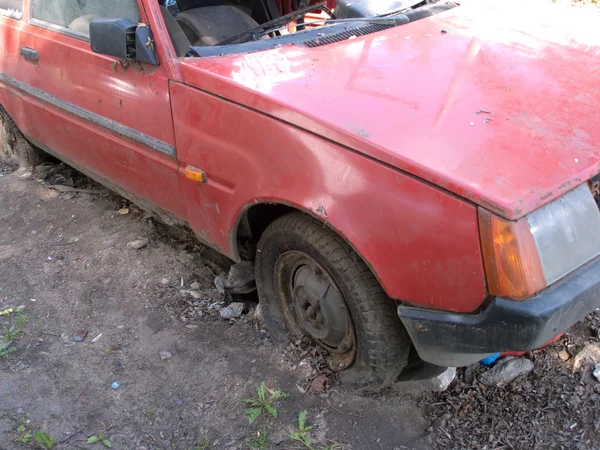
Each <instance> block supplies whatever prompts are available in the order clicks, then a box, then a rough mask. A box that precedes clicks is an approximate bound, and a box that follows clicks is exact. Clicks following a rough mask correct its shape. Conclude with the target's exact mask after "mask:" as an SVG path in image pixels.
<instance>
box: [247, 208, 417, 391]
mask: <svg viewBox="0 0 600 450" xmlns="http://www.w3.org/2000/svg"><path fill="white" fill-rule="evenodd" d="M256 284H257V288H258V293H259V297H260V302H261V304H262V305H263V312H264V317H265V320H266V322H267V325H268V327H269V330H270V332H271V335H272V337H273V338H274V339H275V340H276V341H279V342H285V341H287V339H289V337H290V336H299V335H307V336H309V337H310V338H312V339H313V340H314V341H315V343H316V344H317V345H319V346H320V347H322V348H324V349H326V350H327V352H328V354H329V355H330V358H329V359H330V365H331V366H332V369H334V370H337V371H340V379H341V380H342V382H343V383H344V384H347V385H351V386H353V387H357V388H366V389H369V390H377V389H381V388H384V387H387V386H388V385H390V384H391V383H392V382H394V381H395V380H396V378H397V377H398V375H399V374H400V372H401V371H402V369H403V368H404V367H405V366H406V363H407V359H408V354H409V351H410V348H411V341H410V338H409V336H408V334H407V332H406V330H405V329H404V327H403V326H402V323H401V322H400V319H399V318H398V316H397V315H396V309H395V305H394V302H393V301H392V300H391V299H390V298H389V297H388V296H387V295H386V293H385V292H384V290H383V289H382V288H381V286H380V284H379V282H378V281H377V279H376V278H375V276H374V274H373V272H372V271H371V270H370V269H369V267H368V266H367V265H366V264H365V262H364V261H363V260H362V259H361V258H360V256H359V255H357V254H356V252H354V251H353V250H352V248H351V247H350V246H349V245H348V244H347V243H346V242H345V241H344V240H343V239H342V238H341V237H339V236H338V235H337V234H335V233H334V232H333V231H332V230H330V229H329V228H327V227H325V226H324V225H323V224H321V223H319V222H318V221H317V220H315V219H313V218H311V217H309V216H306V215H304V214H302V213H291V214H288V215H286V216H283V217H281V218H279V219H277V220H276V221H275V222H273V223H272V224H271V225H270V226H269V227H268V228H267V230H266V231H265V232H264V234H263V236H262V237H261V239H260V242H259V243H258V248H257V255H256Z"/></svg>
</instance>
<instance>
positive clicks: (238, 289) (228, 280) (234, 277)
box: [215, 261, 256, 295]
mask: <svg viewBox="0 0 600 450" xmlns="http://www.w3.org/2000/svg"><path fill="white" fill-rule="evenodd" d="M215 287H216V288H217V291H219V292H220V293H221V294H223V293H225V292H227V293H229V294H234V295H243V294H250V293H252V292H254V291H256V282H255V280H254V264H253V263H252V262H250V261H243V262H241V263H239V264H234V265H233V266H231V268H230V269H229V273H228V274H227V276H224V275H219V276H217V277H216V278H215Z"/></svg>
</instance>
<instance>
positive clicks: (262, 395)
mask: <svg viewBox="0 0 600 450" xmlns="http://www.w3.org/2000/svg"><path fill="white" fill-rule="evenodd" d="M266 390H267V385H266V383H265V382H264V381H263V382H262V383H260V386H258V390H257V391H256V393H257V394H258V398H259V399H260V401H261V402H264V401H265V397H266Z"/></svg>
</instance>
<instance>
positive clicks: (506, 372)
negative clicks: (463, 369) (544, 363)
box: [479, 357, 533, 386]
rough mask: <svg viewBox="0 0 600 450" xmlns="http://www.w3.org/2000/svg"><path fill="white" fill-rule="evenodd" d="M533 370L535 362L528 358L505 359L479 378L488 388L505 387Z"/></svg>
mask: <svg viewBox="0 0 600 450" xmlns="http://www.w3.org/2000/svg"><path fill="white" fill-rule="evenodd" d="M532 370H533V362H531V360H529V359H527V358H510V357H509V358H504V359H503V360H501V361H500V362H499V363H498V364H496V365H495V366H494V367H493V368H491V369H490V370H488V371H487V372H485V373H484V374H482V375H481V376H480V377H479V381H481V383H482V384H484V385H486V386H504V385H506V384H508V383H510V382H511V381H513V380H515V379H517V378H518V377H520V376H522V375H527V374H528V373H530V372H531V371H532Z"/></svg>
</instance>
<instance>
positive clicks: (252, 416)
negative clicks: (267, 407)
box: [244, 408, 261, 424]
mask: <svg viewBox="0 0 600 450" xmlns="http://www.w3.org/2000/svg"><path fill="white" fill-rule="evenodd" d="M260 412H261V409H260V408H248V409H245V410H244V414H245V415H247V416H248V419H249V420H250V423H251V424H252V423H254V421H255V420H256V419H258V416H260Z"/></svg>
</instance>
